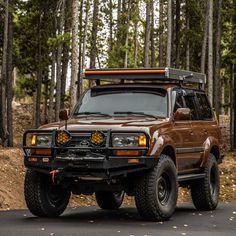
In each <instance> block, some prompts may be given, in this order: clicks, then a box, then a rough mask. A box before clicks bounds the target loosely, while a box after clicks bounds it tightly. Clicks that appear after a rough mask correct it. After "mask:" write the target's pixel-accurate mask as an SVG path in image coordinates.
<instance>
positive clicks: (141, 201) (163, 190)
mask: <svg viewBox="0 0 236 236" xmlns="http://www.w3.org/2000/svg"><path fill="white" fill-rule="evenodd" d="M177 197H178V182H177V173H176V167H175V164H174V163H173V161H172V160H171V158H170V157H169V156H167V155H161V156H160V157H159V161H158V164H157V165H156V166H155V167H154V169H153V170H151V171H149V172H148V173H146V174H145V175H144V176H143V177H142V178H141V179H140V180H139V182H138V183H137V186H136V193H135V204H136V207H137V210H138V212H139V214H140V215H141V216H142V217H143V218H144V219H146V220H152V221H163V220H167V219H169V218H170V217H171V216H172V214H173V213H174V210H175V207H176V202H177Z"/></svg>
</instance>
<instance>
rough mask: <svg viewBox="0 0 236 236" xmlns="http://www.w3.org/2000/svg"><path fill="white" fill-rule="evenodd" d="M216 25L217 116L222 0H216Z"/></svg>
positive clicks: (215, 74) (215, 101)
mask: <svg viewBox="0 0 236 236" xmlns="http://www.w3.org/2000/svg"><path fill="white" fill-rule="evenodd" d="M216 5H217V9H216V11H217V12H216V14H217V26H216V47H215V50H216V51H215V56H216V58H215V71H214V107H215V110H216V114H217V116H218V117H219V114H220V102H221V99H220V96H221V86H220V67H221V29H222V22H221V10H222V0H218V1H217V3H216Z"/></svg>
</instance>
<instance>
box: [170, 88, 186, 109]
mask: <svg viewBox="0 0 236 236" xmlns="http://www.w3.org/2000/svg"><path fill="white" fill-rule="evenodd" d="M172 98H173V100H172V104H173V112H176V111H177V109H178V108H182V107H184V102H183V96H182V93H181V92H178V91H173V93H172Z"/></svg>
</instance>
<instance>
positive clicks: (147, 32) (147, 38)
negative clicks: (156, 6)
mask: <svg viewBox="0 0 236 236" xmlns="http://www.w3.org/2000/svg"><path fill="white" fill-rule="evenodd" d="M150 33H151V0H147V2H146V25H145V39H144V63H143V64H144V67H149V66H150V64H149V49H150Z"/></svg>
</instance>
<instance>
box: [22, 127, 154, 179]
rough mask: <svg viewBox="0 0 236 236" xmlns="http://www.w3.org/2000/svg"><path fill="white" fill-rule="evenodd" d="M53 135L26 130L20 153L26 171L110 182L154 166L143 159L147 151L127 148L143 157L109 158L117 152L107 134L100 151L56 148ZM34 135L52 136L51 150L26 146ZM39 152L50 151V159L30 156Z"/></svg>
mask: <svg viewBox="0 0 236 236" xmlns="http://www.w3.org/2000/svg"><path fill="white" fill-rule="evenodd" d="M56 132H57V130H29V131H26V132H25V134H24V137H23V150H24V153H25V155H24V163H25V166H26V167H27V168H32V169H35V170H37V171H39V172H43V173H47V174H49V173H50V172H51V171H52V170H57V171H58V172H59V173H60V175H62V176H63V177H77V178H101V179H111V178H114V177H118V176H123V177H125V176H127V175H128V174H130V173H133V172H137V171H144V170H147V169H150V168H152V167H153V166H154V165H155V163H156V162H157V158H154V157H150V156H146V153H147V151H148V147H144V148H128V150H138V151H140V152H141V153H142V154H144V155H140V156H114V155H112V154H113V151H114V150H117V148H116V149H115V148H113V147H111V141H110V140H111V131H110V130H108V131H106V143H105V145H104V146H103V147H84V146H76V147H70V146H68V147H66V146H65V147H58V146H57V145H56V142H55V137H56ZM37 133H45V134H48V133H50V134H52V145H51V147H40V148H39V147H35V146H29V145H27V141H26V140H27V136H28V135H29V134H37ZM116 133H117V132H116ZM40 149H42V150H45V149H50V151H51V155H35V154H32V151H33V150H40ZM81 150H82V151H83V152H84V153H86V154H85V155H82V156H80V155H78V154H77V153H78V151H81ZM119 150H124V148H119ZM125 150H127V148H125ZM95 151H96V152H95ZM99 151H100V152H102V154H101V153H100V152H99Z"/></svg>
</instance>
